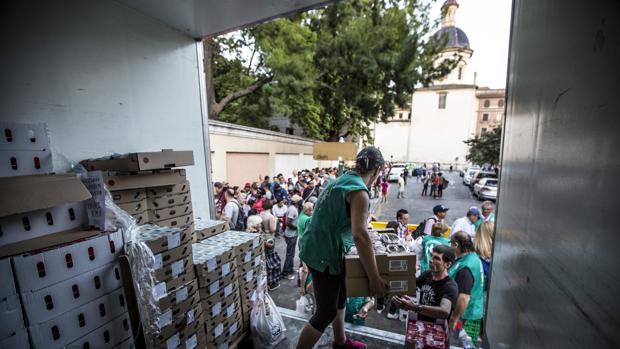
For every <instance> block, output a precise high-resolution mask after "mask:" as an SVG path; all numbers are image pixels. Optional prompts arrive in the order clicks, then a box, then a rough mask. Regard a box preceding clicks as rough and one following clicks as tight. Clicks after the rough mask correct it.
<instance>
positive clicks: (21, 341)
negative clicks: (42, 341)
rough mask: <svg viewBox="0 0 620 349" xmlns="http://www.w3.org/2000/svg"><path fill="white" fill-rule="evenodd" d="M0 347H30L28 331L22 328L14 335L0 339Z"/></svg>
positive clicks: (7, 348) (10, 348) (9, 348)
mask: <svg viewBox="0 0 620 349" xmlns="http://www.w3.org/2000/svg"><path fill="white" fill-rule="evenodd" d="M0 348H2V349H12V348H30V343H29V342H28V332H27V331H26V328H22V329H21V330H19V332H17V333H16V334H15V335H14V336H10V337H7V338H5V339H2V340H0Z"/></svg>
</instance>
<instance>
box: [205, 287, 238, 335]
mask: <svg viewBox="0 0 620 349" xmlns="http://www.w3.org/2000/svg"><path fill="white" fill-rule="evenodd" d="M212 310H213V309H212ZM238 313H241V299H240V298H239V295H237V296H236V297H235V298H232V301H229V302H226V303H225V302H222V304H221V310H220V312H219V314H217V315H215V316H212V315H213V313H212V312H207V313H206V314H205V328H206V330H207V332H211V331H213V329H214V328H215V327H216V326H217V325H218V324H220V323H222V322H225V321H226V320H228V319H230V318H232V317H234V316H236V315H237V314H238Z"/></svg>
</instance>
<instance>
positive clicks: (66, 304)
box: [21, 262, 123, 324]
mask: <svg viewBox="0 0 620 349" xmlns="http://www.w3.org/2000/svg"><path fill="white" fill-rule="evenodd" d="M122 286H123V282H122V280H121V272H120V268H119V266H118V263H116V262H113V263H110V264H106V265H104V266H102V267H100V268H97V269H95V270H92V271H89V272H86V273H84V274H80V275H77V276H76V277H73V278H71V279H67V280H64V281H61V282H58V283H55V284H53V285H51V286H48V287H46V288H43V289H40V290H37V291H30V292H24V293H22V294H21V298H22V304H23V307H24V313H25V314H26V318H27V319H28V323H29V324H38V323H43V322H46V321H49V320H51V319H52V318H54V317H56V316H59V315H60V314H62V313H64V312H66V311H69V310H71V309H74V308H77V307H79V306H82V305H84V304H86V303H88V302H91V301H93V300H95V299H97V298H100V297H103V296H105V295H106V294H109V293H111V292H113V291H114V290H117V289H119V288H121V287H122Z"/></svg>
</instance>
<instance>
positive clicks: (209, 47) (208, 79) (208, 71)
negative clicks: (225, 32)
mask: <svg viewBox="0 0 620 349" xmlns="http://www.w3.org/2000/svg"><path fill="white" fill-rule="evenodd" d="M203 47H204V70H205V85H206V88H207V91H206V94H207V110H208V113H209V120H217V119H218V118H219V114H220V113H219V111H218V110H217V108H216V105H217V102H216V101H215V85H214V83H213V56H214V55H215V48H214V47H213V38H205V39H204V41H203Z"/></svg>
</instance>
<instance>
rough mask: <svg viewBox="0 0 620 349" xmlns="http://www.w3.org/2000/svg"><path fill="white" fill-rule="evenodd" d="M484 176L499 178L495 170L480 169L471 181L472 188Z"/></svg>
mask: <svg viewBox="0 0 620 349" xmlns="http://www.w3.org/2000/svg"><path fill="white" fill-rule="evenodd" d="M483 178H497V175H496V174H495V172H493V171H478V172H476V174H475V175H474V176H473V177H472V178H471V180H470V181H469V186H470V188H472V189H473V187H474V185H476V183H478V182H480V180H481V179H483Z"/></svg>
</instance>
